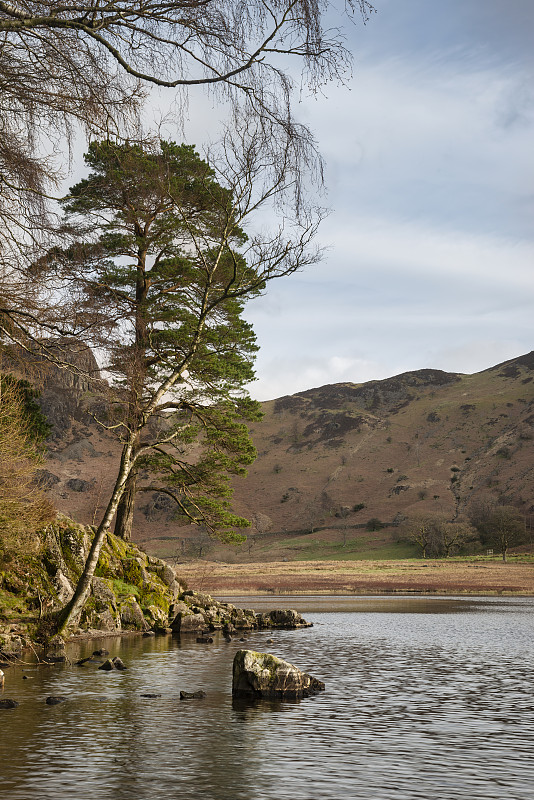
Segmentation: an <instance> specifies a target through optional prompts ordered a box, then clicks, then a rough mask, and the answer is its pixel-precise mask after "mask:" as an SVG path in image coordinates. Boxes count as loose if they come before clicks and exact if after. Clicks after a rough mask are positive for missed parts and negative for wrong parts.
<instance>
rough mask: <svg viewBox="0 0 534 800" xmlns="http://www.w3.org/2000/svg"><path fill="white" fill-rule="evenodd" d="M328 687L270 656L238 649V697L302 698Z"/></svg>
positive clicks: (235, 670) (235, 684) (235, 672)
mask: <svg viewBox="0 0 534 800" xmlns="http://www.w3.org/2000/svg"><path fill="white" fill-rule="evenodd" d="M324 688H325V685H324V683H323V682H322V681H320V680H318V679H317V678H314V677H312V676H311V675H308V673H307V672H301V671H300V670H299V669H298V668H297V667H295V666H293V664H290V663H289V662H288V661H283V659H281V658H277V657H276V656H273V655H271V654H270V653H256V652H255V651H254V650H238V651H237V653H236V654H235V658H234V667H233V678H232V693H233V694H234V695H245V696H249V697H268V698H277V697H278V698H284V697H285V698H289V699H298V698H301V697H308V696H309V695H310V694H314V693H315V692H321V691H324Z"/></svg>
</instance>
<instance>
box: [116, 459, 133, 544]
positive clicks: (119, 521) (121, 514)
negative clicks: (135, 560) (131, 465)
mask: <svg viewBox="0 0 534 800" xmlns="http://www.w3.org/2000/svg"><path fill="white" fill-rule="evenodd" d="M136 484H137V470H132V471H131V472H130V474H129V476H128V480H127V481H126V486H125V487H124V493H123V495H122V497H121V499H120V500H119V505H118V507H117V517H116V519H115V531H114V533H115V536H120V537H121V539H124V540H125V541H127V542H129V541H130V539H131V538H132V528H133V519H134V508H135V492H136Z"/></svg>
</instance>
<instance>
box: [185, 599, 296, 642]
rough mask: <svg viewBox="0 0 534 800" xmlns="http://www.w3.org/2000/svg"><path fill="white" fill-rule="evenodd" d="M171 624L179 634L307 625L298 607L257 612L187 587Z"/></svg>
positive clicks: (233, 631) (234, 631)
mask: <svg viewBox="0 0 534 800" xmlns="http://www.w3.org/2000/svg"><path fill="white" fill-rule="evenodd" d="M170 618H171V620H170V625H171V628H172V630H173V631H174V632H175V633H178V634H180V635H181V634H187V633H195V634H197V633H200V632H202V631H205V630H206V629H207V630H209V631H215V630H222V631H223V632H224V633H236V632H237V631H247V630H258V629H259V630H262V629H265V628H291V629H292V628H308V627H311V623H309V622H306V620H305V619H303V618H302V617H301V615H300V614H299V613H298V611H293V610H286V609H280V610H275V611H267V612H265V613H260V614H256V613H255V612H254V611H253V610H252V609H250V608H237V607H236V606H234V605H233V604H232V603H222V602H219V601H218V600H214V599H213V597H211V596H210V595H209V594H202V593H200V592H193V591H185V592H182V594H181V595H180V596H179V599H178V601H177V602H176V603H174V604H173V605H172V606H171V609H170Z"/></svg>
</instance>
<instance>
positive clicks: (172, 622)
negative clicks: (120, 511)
mask: <svg viewBox="0 0 534 800" xmlns="http://www.w3.org/2000/svg"><path fill="white" fill-rule="evenodd" d="M92 536H93V530H92V529H91V528H88V527H84V526H81V525H78V524H76V523H74V522H72V520H70V519H68V518H66V517H59V518H58V520H57V521H56V522H55V523H54V524H53V525H50V526H49V527H48V528H47V529H46V530H45V531H43V532H42V534H41V540H40V543H39V546H38V548H37V549H36V551H35V552H33V553H30V554H23V555H19V556H18V557H17V558H15V559H12V560H11V561H10V562H9V563H8V564H7V565H6V566H5V567H4V568H3V569H0V661H2V660H4V661H6V662H12V661H13V660H14V659H17V658H20V656H21V654H22V653H23V652H24V651H28V650H33V651H34V652H35V653H36V656H38V657H41V656H42V657H43V658H45V659H48V660H55V659H63V658H64V646H65V641H64V640H63V639H62V638H60V637H58V636H52V634H53V626H54V619H55V616H56V615H57V612H58V611H60V610H61V608H62V607H63V606H64V605H65V604H66V603H67V602H68V601H69V600H70V598H71V597H72V594H73V592H74V588H75V586H76V583H77V581H78V578H79V576H80V574H81V571H82V569H83V565H84V563H85V559H86V556H87V553H88V551H89V548H90V546H91V541H92ZM306 626H308V623H307V622H306V621H305V620H303V619H302V617H301V616H300V614H298V612H296V611H285V610H274V611H270V612H266V613H259V614H257V613H256V612H255V611H253V610H252V609H242V608H238V607H237V606H235V605H233V604H232V603H223V602H219V601H217V600H215V599H214V598H213V597H211V596H210V595H209V594H205V593H202V592H195V591H193V590H191V589H188V588H187V585H186V584H185V582H184V581H182V580H180V578H179V577H178V576H177V574H176V572H175V570H174V569H173V568H172V567H171V566H170V565H169V564H168V563H166V562H165V561H163V560H162V559H160V558H155V557H153V556H149V555H148V554H147V553H145V552H143V551H142V550H141V549H140V548H139V547H137V546H136V545H134V544H133V543H131V542H125V541H124V540H123V539H119V538H117V537H116V536H114V535H113V534H109V535H108V537H107V541H106V543H105V545H104V547H103V548H102V551H101V555H100V560H99V563H98V567H97V574H96V575H95V577H94V578H93V580H92V585H91V594H90V597H89V599H88V601H87V603H86V606H85V608H84V611H83V613H82V616H81V618H80V621H79V626H78V627H77V628H76V629H75V630H73V631H71V632H70V636H69V639H73V640H75V639H84V638H94V637H97V636H114V635H117V636H120V635H124V634H131V633H133V632H137V633H148V634H154V635H157V634H168V633H172V634H175V635H180V636H181V635H186V634H189V633H191V634H197V635H198V634H202V633H206V634H209V633H210V632H213V631H217V630H221V631H222V632H223V633H224V634H225V635H230V636H231V635H233V634H235V633H236V632H239V631H246V630H261V629H268V628H300V627H306Z"/></svg>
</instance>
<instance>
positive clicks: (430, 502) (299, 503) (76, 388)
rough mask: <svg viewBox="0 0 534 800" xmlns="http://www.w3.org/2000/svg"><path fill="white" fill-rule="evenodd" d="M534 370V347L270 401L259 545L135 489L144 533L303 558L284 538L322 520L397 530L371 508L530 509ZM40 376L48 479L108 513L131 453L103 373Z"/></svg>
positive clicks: (254, 506) (392, 512)
mask: <svg viewBox="0 0 534 800" xmlns="http://www.w3.org/2000/svg"><path fill="white" fill-rule="evenodd" d="M76 357H77V358H79V359H80V361H79V365H80V367H82V366H83V371H84V373H88V372H91V371H93V372H94V373H95V374H96V375H97V374H98V373H97V370H98V367H97V364H96V361H95V359H94V356H93V355H92V353H91V352H90V351H86V352H80V353H78V354H77V356H76ZM533 378H534V353H529V354H526V355H524V356H520V357H518V358H516V359H512V360H510V361H508V362H505V363H503V364H499V365H497V366H495V367H492V368H491V369H489V370H485V371H484V372H480V373H477V374H475V375H460V374H455V373H447V372H442V371H440V370H431V369H425V370H417V371H414V372H406V373H403V374H402V375H397V376H395V377H392V378H388V379H386V380H383V381H370V382H368V383H365V384H350V383H342V384H334V385H331V386H330V385H329V386H322V387H319V388H317V389H310V390H308V391H305V392H299V393H298V394H296V395H291V396H286V397H282V398H279V399H277V400H273V401H269V402H267V403H263V410H264V418H263V420H262V421H261V422H258V423H254V424H253V425H252V426H251V434H252V438H253V441H254V443H255V445H256V448H257V450H258V458H257V460H256V461H255V463H254V464H252V466H251V467H250V469H249V474H248V476H247V477H246V478H244V479H243V478H239V479H235V481H234V488H235V495H234V501H235V503H234V505H235V507H236V511H237V512H238V513H241V514H244V515H245V516H247V517H248V518H249V519H250V520H251V521H252V527H251V529H250V532H249V541H248V543H247V544H246V545H244V546H243V547H242V548H241V549H240V550H236V549H235V548H233V549H228V548H226V549H225V548H219V549H217V548H216V547H215V548H214V547H213V544H212V543H211V542H210V541H209V539H208V538H207V537H206V535H205V534H203V533H202V532H201V531H198V529H196V528H195V527H193V526H185V527H178V525H177V523H176V522H175V521H174V520H173V511H174V509H173V507H172V506H170V505H169V503H168V502H164V501H163V500H165V498H163V499H162V498H159V497H157V496H151V495H149V496H147V495H141V496H140V498H139V500H138V506H137V510H136V515H135V521H134V539H135V540H136V541H138V542H143V543H148V547H149V549H152V551H153V552H155V553H157V554H158V555H162V556H164V557H172V556H176V557H178V558H182V557H193V556H197V557H198V556H199V555H200V556H202V557H205V556H206V555H208V554H209V555H211V556H213V557H221V558H226V557H227V556H228V554H229V553H230V554H231V558H232V559H242V558H260V557H261V556H262V553H263V557H282V556H287V557H288V558H292V557H295V555H297V556H298V553H299V552H300V551H299V549H298V546H297V545H295V547H294V548H293V549H292V547H288V548H285V545H284V542H285V541H286V540H289V539H291V537H292V536H293V534H298V535H302V534H310V532H311V531H317V530H318V529H319V530H320V531H323V532H324V531H331V532H333V533H332V534H331V535H332V537H333V538H334V539H336V537H337V539H339V540H340V541H342V540H344V538H346V537H347V536H351V535H352V534H353V533H354V532H356V533H357V535H358V536H360V537H362V536H365V535H367V536H368V538H370V539H373V542H374V544H373V546H375V545H376V546H382V545H384V544H387V542H388V541H389V542H391V541H392V536H393V534H394V529H393V528H389V529H386V530H385V532H384V533H383V534H379V533H374V534H372V535H371V534H366V532H365V530H364V529H365V525H366V522H367V521H368V520H369V519H371V518H373V517H375V518H378V519H379V520H381V521H382V522H386V523H387V522H393V521H394V520H398V519H399V517H400V516H402V515H406V514H410V513H413V512H423V511H425V512H438V513H442V514H445V515H446V516H447V517H448V518H450V519H453V518H456V517H458V516H459V515H461V514H462V513H464V512H465V510H466V509H467V507H468V506H469V504H470V503H471V502H472V501H473V500H478V499H480V498H486V497H488V498H492V499H494V500H498V499H500V500H504V501H506V502H512V503H514V504H516V505H517V506H518V507H519V508H521V510H522V511H523V512H524V513H526V514H529V513H530V514H532V513H534V494H533V492H534V489H533V487H534V457H533V452H532V451H533V446H532V443H533V440H534V380H533ZM38 385H39V384H38ZM40 386H41V387H42V397H41V407H42V408H43V410H44V412H45V413H46V415H47V416H48V418H49V421H50V422H51V423H52V425H53V426H54V430H53V433H52V436H51V438H50V440H49V452H48V458H47V464H46V465H45V467H46V472H45V473H43V479H44V482H45V483H46V484H47V485H48V487H49V492H50V495H51V498H52V499H53V500H54V502H55V503H56V504H57V506H58V508H59V509H60V510H62V511H64V512H65V513H68V514H70V515H71V516H73V517H74V518H76V519H78V520H79V521H80V522H82V523H91V522H93V521H95V520H96V521H97V520H98V519H99V513H100V512H101V510H102V509H103V507H104V506H105V503H106V502H107V499H108V496H109V493H110V491H111V488H112V485H113V482H114V479H115V475H116V471H117V468H118V463H119V456H120V443H119V442H117V440H116V439H115V438H113V436H111V435H110V434H109V433H108V432H107V431H105V430H104V429H103V428H102V427H99V426H98V425H97V424H96V423H95V421H94V419H93V417H92V416H91V414H95V413H96V416H98V417H101V418H104V416H105V413H106V403H107V401H106V398H105V393H103V391H102V390H103V389H105V384H104V383H103V382H102V381H98V382H96V383H94V384H93V385H92V386H90V387H89V389H88V388H87V385H86V383H84V380H83V379H82V378H81V377H80V376H78V375H74V377H73V376H72V375H71V374H70V373H69V372H67V371H66V370H55V371H54V370H52V371H50V372H49V373H48V374H47V375H46V377H45V378H43V376H42V375H41V376H40ZM88 411H89V412H90V413H88ZM318 535H319V534H318ZM324 535H325V536H328V535H330V534H324ZM321 536H323V533H321ZM381 537H382V538H381ZM337 539H336V540H337ZM269 542H271V543H272V542H275V543H276V546H275V548H274V550H273V549H272V548H271V549H269V548H270V547H271V545H270V544H269ZM263 544H265V547H266V548H267V549H266V550H264V551H262V549H261V548H262V547H263ZM267 545H269V546H267ZM282 545H283V546H282ZM284 548H285V549H284ZM306 552H307V551H306ZM270 553H271V555H269V554H270ZM340 554H341V555H342V553H340Z"/></svg>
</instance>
